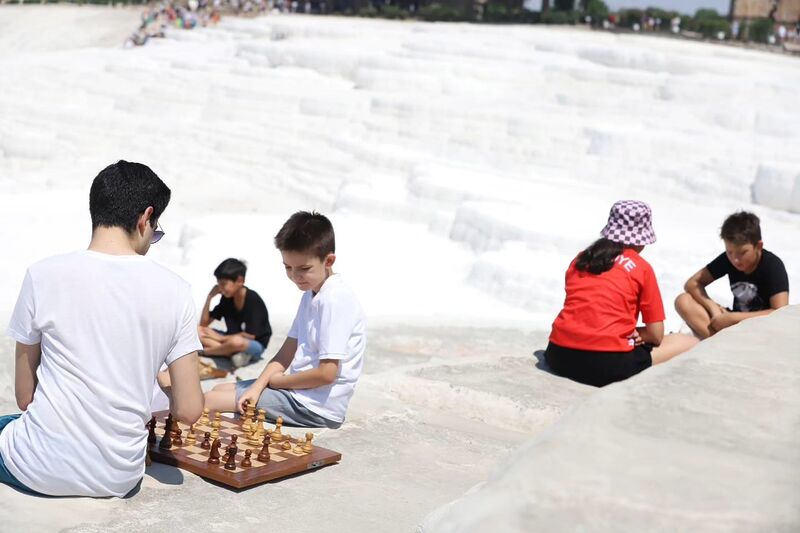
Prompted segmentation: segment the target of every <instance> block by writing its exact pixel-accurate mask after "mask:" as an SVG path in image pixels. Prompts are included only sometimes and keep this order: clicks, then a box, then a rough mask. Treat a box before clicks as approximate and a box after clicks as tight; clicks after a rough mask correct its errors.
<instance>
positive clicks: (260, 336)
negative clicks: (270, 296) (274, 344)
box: [209, 287, 272, 348]
mask: <svg viewBox="0 0 800 533" xmlns="http://www.w3.org/2000/svg"><path fill="white" fill-rule="evenodd" d="M245 288H247V287H245ZM209 314H210V316H211V318H215V319H217V320H224V321H225V330H226V333H227V334H228V335H233V334H234V333H239V332H241V331H244V332H246V333H249V334H251V335H253V336H254V337H255V338H256V340H257V341H258V342H260V343H261V345H262V346H264V348H266V347H267V343H268V342H269V338H270V337H271V336H272V327H270V325H269V313H267V306H266V305H264V300H262V299H261V296H259V295H258V293H257V292H256V291H254V290H253V289H247V293H246V294H245V295H244V307H242V310H241V311H239V310H238V309H236V305H235V304H234V303H233V298H225V297H224V296H223V297H222V299H221V300H220V301H219V303H218V304H217V305H216V307H214V309H212V310H211V313H209Z"/></svg>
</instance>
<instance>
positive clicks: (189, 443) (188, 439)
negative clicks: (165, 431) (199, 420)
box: [186, 424, 197, 446]
mask: <svg viewBox="0 0 800 533" xmlns="http://www.w3.org/2000/svg"><path fill="white" fill-rule="evenodd" d="M195 442H197V436H196V435H195V434H194V424H192V425H191V426H189V434H188V435H186V445H187V446H194V444H195Z"/></svg>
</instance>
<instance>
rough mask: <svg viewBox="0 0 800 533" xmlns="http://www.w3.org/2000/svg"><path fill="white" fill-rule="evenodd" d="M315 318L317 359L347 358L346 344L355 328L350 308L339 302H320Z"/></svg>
mask: <svg viewBox="0 0 800 533" xmlns="http://www.w3.org/2000/svg"><path fill="white" fill-rule="evenodd" d="M316 318H317V332H318V333H317V335H318V346H319V358H320V359H344V358H345V357H347V344H348V342H349V341H350V336H351V335H352V333H353V329H354V327H355V323H354V319H355V317H354V316H353V312H352V308H351V306H349V305H347V302H346V301H344V302H343V301H341V300H336V301H333V300H325V301H322V302H320V306H319V314H318V315H317V317H316Z"/></svg>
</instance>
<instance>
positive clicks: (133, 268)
mask: <svg viewBox="0 0 800 533" xmlns="http://www.w3.org/2000/svg"><path fill="white" fill-rule="evenodd" d="M169 198H170V190H169V188H168V187H167V186H166V185H165V184H164V182H163V181H161V180H160V179H159V178H158V176H156V174H155V173H154V172H153V171H152V170H150V169H149V168H148V167H146V166H145V165H142V164H139V163H128V162H127V161H119V162H117V163H114V164H113V165H110V166H108V167H107V168H105V169H104V170H103V171H101V172H100V174H98V175H97V177H96V178H95V179H94V182H93V183H92V187H91V190H90V193H89V213H90V214H91V218H92V239H91V242H90V243H89V249H88V250H81V251H77V252H72V253H69V254H65V255H58V256H55V257H50V258H48V259H44V260H43V261H39V262H38V263H35V264H33V265H32V266H31V267H30V268H29V269H28V272H27V274H26V275H25V279H24V281H23V282H22V289H21V291H20V293H19V298H18V300H17V304H16V307H15V308H14V312H13V314H12V316H11V320H10V322H9V325H8V334H9V335H10V336H11V337H13V338H14V339H15V340H16V341H17V348H16V366H15V385H14V389H15V394H16V398H17V404H18V405H19V408H20V409H21V410H22V411H23V412H22V414H21V415H18V414H17V415H8V416H3V417H0V431H1V432H2V433H0V482H3V483H6V484H8V485H11V486H15V487H18V488H21V489H27V490H31V491H35V492H38V493H41V494H47V495H51V496H95V497H107V496H120V497H121V496H124V495H125V494H127V493H128V492H130V491H131V490H132V489H133V488H134V487H135V486H136V484H137V483H138V482H139V480H141V479H142V476H143V475H144V469H145V455H146V453H147V434H148V432H147V430H146V429H145V424H146V423H147V422H148V421H149V420H150V412H151V411H150V405H151V398H152V395H153V385H154V383H155V381H156V373H157V372H158V369H159V367H160V366H161V365H162V364H165V365H166V366H167V368H168V373H169V377H170V381H171V382H172V387H171V395H170V399H169V400H168V401H169V407H170V410H171V412H172V414H173V415H174V416H175V417H176V418H177V419H178V420H180V421H182V422H184V423H186V424H193V423H194V422H195V421H196V420H197V419H198V418H199V417H200V414H201V412H202V409H203V392H202V390H201V389H200V380H199V379H198V376H197V350H199V349H200V341H199V340H198V338H197V329H196V327H195V314H194V302H193V300H192V291H191V288H190V287H189V284H188V283H186V282H185V281H184V280H182V279H181V278H180V277H178V276H177V275H176V274H174V273H173V272H170V271H169V270H167V269H166V268H164V267H163V266H161V265H159V264H157V263H155V262H153V261H151V260H149V259H147V258H146V257H144V255H145V254H146V253H147V251H148V250H149V248H150V245H151V244H153V243H155V242H157V241H158V240H159V239H160V238H161V237H162V236H163V235H164V232H163V231H161V230H159V229H157V228H158V220H159V217H160V216H161V214H162V213H163V212H164V210H165V209H166V207H167V204H168V203H169ZM0 529H2V528H0Z"/></svg>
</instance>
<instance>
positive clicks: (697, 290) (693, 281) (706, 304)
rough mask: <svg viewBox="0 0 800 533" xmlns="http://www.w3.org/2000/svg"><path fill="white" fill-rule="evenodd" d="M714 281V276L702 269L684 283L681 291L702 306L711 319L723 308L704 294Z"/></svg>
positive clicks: (720, 312)
mask: <svg viewBox="0 0 800 533" xmlns="http://www.w3.org/2000/svg"><path fill="white" fill-rule="evenodd" d="M713 281H714V276H712V275H711V272H709V271H708V268H706V267H703V268H701V269H700V270H698V271H697V272H695V274H694V275H693V276H692V277H691V278H689V279H688V280H687V281H686V284H685V285H684V286H683V289H684V290H685V291H686V292H688V293H689V294H690V295H691V296H692V298H694V301H696V302H697V303H699V304H700V305H702V306H703V308H704V309H705V310H706V311H707V312H708V315H709V316H710V317H711V318H714V317H716V316H718V315H720V314H722V312H723V308H722V306H721V305H719V304H718V303H717V302H715V301H714V300H712V299H711V298H710V297H709V296H708V293H707V292H706V286H708V285H710V284H711V283H712V282H713Z"/></svg>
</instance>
